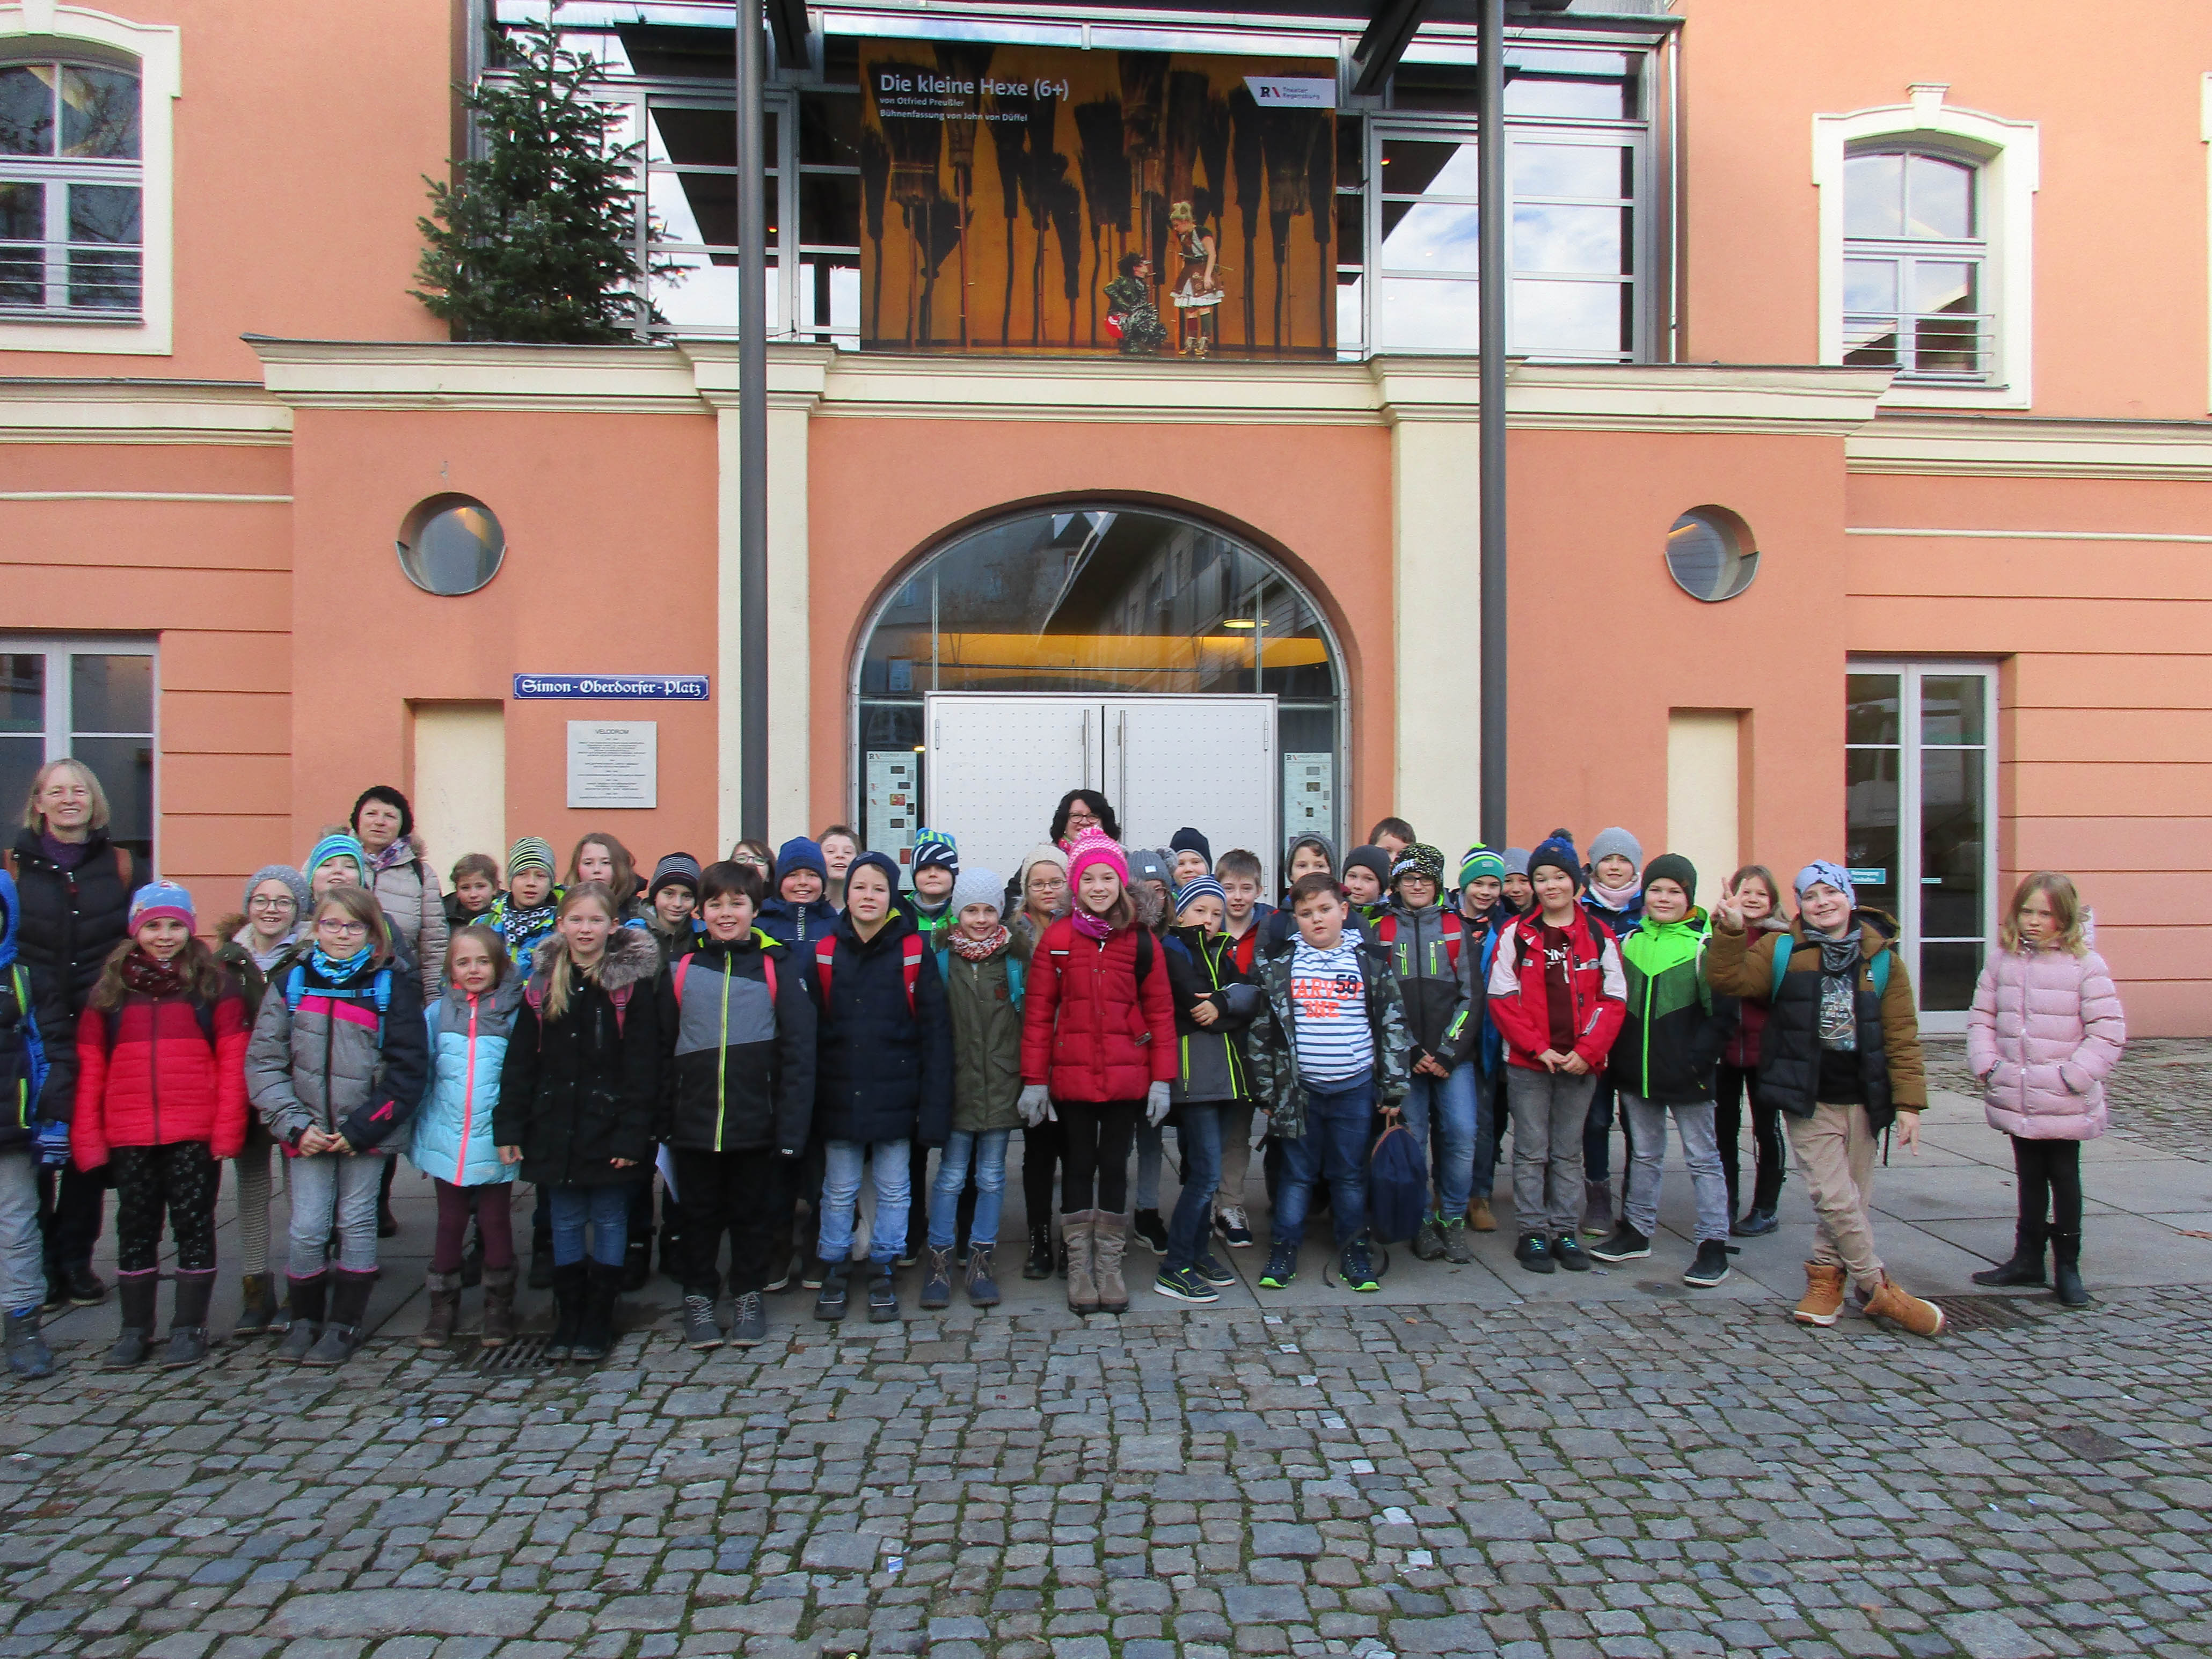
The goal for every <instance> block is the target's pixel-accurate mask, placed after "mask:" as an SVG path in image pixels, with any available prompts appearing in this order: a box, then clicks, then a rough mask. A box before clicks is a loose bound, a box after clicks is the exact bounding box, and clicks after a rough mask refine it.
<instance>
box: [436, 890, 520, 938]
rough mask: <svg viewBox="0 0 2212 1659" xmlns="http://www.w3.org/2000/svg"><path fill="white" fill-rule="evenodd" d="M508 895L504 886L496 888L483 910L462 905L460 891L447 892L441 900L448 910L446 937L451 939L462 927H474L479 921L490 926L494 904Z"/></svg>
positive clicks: (446, 910)
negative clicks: (466, 907)
mask: <svg viewBox="0 0 2212 1659" xmlns="http://www.w3.org/2000/svg"><path fill="white" fill-rule="evenodd" d="M506 896H507V890H506V889H505V888H504V887H496V888H494V889H493V890H492V896H491V903H490V904H487V905H486V906H484V908H483V909H481V910H469V909H465V908H463V907H462V904H461V896H460V895H459V893H448V894H447V895H446V896H445V898H444V899H443V900H442V901H441V902H442V904H443V906H444V908H445V912H446V937H447V939H452V938H453V935H454V934H456V933H459V932H460V931H461V929H462V928H464V927H475V926H477V924H478V923H483V924H484V925H485V926H487V927H488V926H489V925H490V922H491V913H492V908H493V906H495V905H496V904H498V902H500V901H501V899H503V898H505V897H506Z"/></svg>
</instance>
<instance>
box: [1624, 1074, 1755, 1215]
mask: <svg viewBox="0 0 2212 1659" xmlns="http://www.w3.org/2000/svg"><path fill="white" fill-rule="evenodd" d="M1620 1106H1621V1109H1622V1110H1623V1111H1625V1112H1626V1113H1627V1115H1628V1136H1629V1145H1630V1147H1631V1149H1632V1152H1633V1153H1634V1156H1633V1157H1632V1158H1631V1159H1630V1160H1629V1165H1628V1197H1627V1200H1626V1203H1625V1205H1624V1206H1623V1207H1624V1209H1625V1210H1626V1212H1627V1215H1628V1225H1630V1226H1632V1227H1633V1228H1635V1229H1636V1231H1638V1232H1639V1233H1642V1234H1643V1235H1644V1237H1646V1238H1650V1237H1653V1236H1654V1235H1656V1233H1657V1232H1658V1231H1659V1182H1660V1176H1661V1175H1662V1171H1663V1170H1664V1167H1665V1164H1666V1162H1667V1119H1668V1116H1669V1115H1672V1116H1673V1118H1674V1127H1676V1128H1677V1129H1679V1130H1680V1132H1681V1135H1682V1157H1683V1159H1684V1161H1685V1162H1686V1163H1687V1164H1689V1166H1690V1184H1691V1187H1692V1188H1693V1189H1694V1190H1695V1192H1696V1193H1697V1195H1698V1239H1697V1242H1698V1243H1700V1244H1702V1243H1705V1241H1706V1240H1707V1239H1709V1238H1717V1239H1723V1240H1725V1239H1726V1238H1727V1237H1728V1236H1729V1195H1728V1176H1727V1175H1726V1173H1725V1172H1724V1171H1723V1170H1722V1169H1721V1152H1720V1141H1719V1138H1718V1137H1717V1135H1716V1134H1715V1133H1714V1131H1713V1103H1712V1102H1711V1101H1710V1100H1705V1101H1699V1102H1696V1103H1692V1104H1689V1105H1685V1106H1664V1105H1660V1104H1657V1103H1654V1102H1652V1101H1649V1100H1646V1099H1644V1097H1643V1096H1641V1095H1632V1094H1630V1093H1629V1092H1628V1091H1627V1090H1626V1089H1623V1090H1622V1091H1620Z"/></svg>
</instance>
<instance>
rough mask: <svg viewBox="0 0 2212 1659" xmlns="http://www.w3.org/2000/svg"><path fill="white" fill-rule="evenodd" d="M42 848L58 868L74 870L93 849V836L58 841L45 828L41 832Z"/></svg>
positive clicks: (40, 842) (40, 841)
mask: <svg viewBox="0 0 2212 1659" xmlns="http://www.w3.org/2000/svg"><path fill="white" fill-rule="evenodd" d="M39 847H40V850H41V851H42V852H44V853H45V854H46V856H47V857H48V858H50V859H52V860H53V861H54V867H55V868H56V869H58V870H74V869H76V867H77V866H78V865H80V864H82V863H83V862H84V861H85V859H86V857H87V856H88V854H90V853H91V851H92V837H91V836H86V837H85V838H84V839H83V840H82V841H56V840H55V839H54V838H53V836H51V835H48V834H47V833H46V831H45V830H43V829H42V830H40V832H39Z"/></svg>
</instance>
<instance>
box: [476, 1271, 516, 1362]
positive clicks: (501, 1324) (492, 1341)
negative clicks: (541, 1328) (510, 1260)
mask: <svg viewBox="0 0 2212 1659" xmlns="http://www.w3.org/2000/svg"><path fill="white" fill-rule="evenodd" d="M513 1340H514V1269H513V1268H512V1267H486V1268H485V1269H484V1273H483V1335H482V1336H481V1337H479V1338H478V1339H477V1346H479V1347H485V1348H503V1347H505V1346H507V1344H508V1343H510V1342H512V1341H513Z"/></svg>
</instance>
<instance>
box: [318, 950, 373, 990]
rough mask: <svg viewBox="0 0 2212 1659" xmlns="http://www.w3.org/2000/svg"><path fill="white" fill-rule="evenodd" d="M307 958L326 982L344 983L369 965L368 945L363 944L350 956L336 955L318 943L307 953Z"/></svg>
mask: <svg viewBox="0 0 2212 1659" xmlns="http://www.w3.org/2000/svg"><path fill="white" fill-rule="evenodd" d="M307 959H308V960H309V961H310V962H312V963H314V964H315V971H316V972H317V973H318V974H319V975H322V977H323V979H324V981H325V983H327V984H331V985H343V984H344V983H346V981H349V980H350V979H352V978H353V977H354V976H355V975H357V974H359V973H360V972H361V970H362V969H364V968H366V967H368V945H362V947H361V949H360V950H358V951H355V952H354V953H353V954H352V955H351V956H349V957H334V956H331V954H330V953H329V952H328V951H325V950H324V949H323V947H322V946H321V945H316V946H315V947H314V948H313V950H312V951H309V952H308V953H307Z"/></svg>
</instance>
